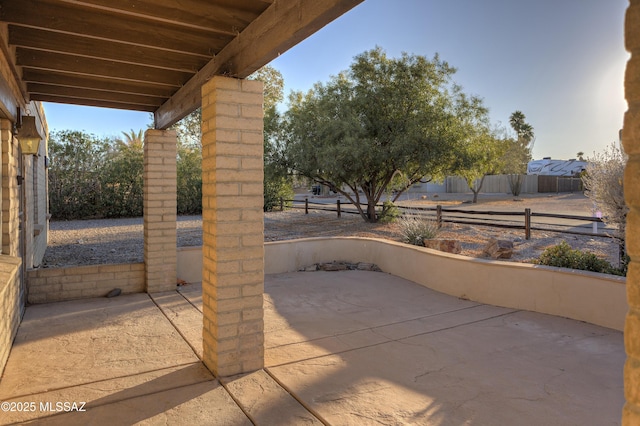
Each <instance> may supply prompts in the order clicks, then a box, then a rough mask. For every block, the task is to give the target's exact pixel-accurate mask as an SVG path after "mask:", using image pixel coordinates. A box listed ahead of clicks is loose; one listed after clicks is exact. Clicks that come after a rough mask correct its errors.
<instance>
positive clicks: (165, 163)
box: [143, 130, 178, 293]
mask: <svg viewBox="0 0 640 426" xmlns="http://www.w3.org/2000/svg"><path fill="white" fill-rule="evenodd" d="M177 143H178V140H177V137H176V132H175V131H174V130H147V131H146V132H145V135H144V198H143V209H144V263H145V282H146V291H147V292H148V293H153V292H159V291H167V290H174V289H175V288H176V283H177V277H176V264H177V260H176V246H177V224H176V215H177V201H176V185H177V184H176V179H177V178H176V176H177V172H176V150H177Z"/></svg>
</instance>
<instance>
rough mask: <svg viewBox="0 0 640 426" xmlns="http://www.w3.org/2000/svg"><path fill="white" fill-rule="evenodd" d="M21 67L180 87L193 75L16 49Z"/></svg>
mask: <svg viewBox="0 0 640 426" xmlns="http://www.w3.org/2000/svg"><path fill="white" fill-rule="evenodd" d="M16 60H17V63H18V65H20V66H21V67H23V72H24V69H27V68H35V69H44V70H53V71H64V72H69V73H75V74H80V75H92V76H99V77H104V78H116V79H119V80H128V81H140V82H153V83H156V84H166V85H168V86H176V87H180V86H181V85H182V84H183V83H184V82H185V81H187V80H188V79H189V78H190V77H191V76H192V75H193V73H188V72H184V71H172V70H162V69H159V68H152V67H146V66H142V65H135V64H125V63H120V62H113V61H103V60H100V59H93V58H86V57H78V56H73V55H63V54H57V53H51V52H45V51H42V50H31V49H25V48H22V47H21V48H18V49H16Z"/></svg>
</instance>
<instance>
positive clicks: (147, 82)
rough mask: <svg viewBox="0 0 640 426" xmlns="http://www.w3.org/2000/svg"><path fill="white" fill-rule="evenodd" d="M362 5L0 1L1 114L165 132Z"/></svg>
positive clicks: (326, 1)
mask: <svg viewBox="0 0 640 426" xmlns="http://www.w3.org/2000/svg"><path fill="white" fill-rule="evenodd" d="M362 1H363V0H322V1H318V0H20V1H16V0H0V56H2V58H0V59H1V61H0V69H4V70H3V74H5V76H9V77H12V78H11V79H9V80H10V81H9V82H7V81H2V80H1V79H0V83H1V84H0V115H2V116H4V118H9V119H11V120H12V121H14V120H15V119H16V111H17V107H19V106H22V105H24V104H26V103H28V102H30V101H46V102H59V103H66V104H77V105H88V106H98V107H108V108H117V109H125V110H136V111H149V112H152V113H154V115H155V127H156V128H157V129H165V128H167V127H169V126H170V125H172V124H174V123H175V122H177V121H178V120H180V119H181V118H183V117H184V116H185V115H187V114H189V113H190V112H192V111H193V110H195V109H196V108H198V107H199V106H200V88H201V86H202V84H203V83H204V82H205V81H207V80H209V79H210V78H211V77H212V76H214V75H227V76H231V77H237V78H245V77H247V76H248V75H250V74H251V73H253V72H254V71H255V70H257V69H259V68H260V67H262V66H263V65H265V64H267V63H269V62H270V61H271V60H272V59H274V58H275V57H277V56H278V55H279V54H281V53H283V52H285V51H286V50H288V49H289V48H291V47H292V46H294V45H295V44H297V43H299V42H300V41H302V40H304V39H305V38H306V37H308V36H309V35H311V34H313V33H314V32H315V31H317V30H319V29H320V28H322V27H323V26H325V25H326V24H328V23H329V22H331V21H333V20H334V19H336V18H337V17H339V16H340V15H342V14H343V13H345V12H347V11H348V10H350V9H351V8H353V7H355V6H356V5H358V4H359V3H361V2H362ZM11 80H12V81H11ZM12 83H13V84H12Z"/></svg>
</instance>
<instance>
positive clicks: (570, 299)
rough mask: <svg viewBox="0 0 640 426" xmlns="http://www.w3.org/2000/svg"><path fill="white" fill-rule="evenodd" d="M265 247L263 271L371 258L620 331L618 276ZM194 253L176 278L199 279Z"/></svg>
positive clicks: (445, 287) (507, 302) (332, 246)
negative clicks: (188, 272)
mask: <svg viewBox="0 0 640 426" xmlns="http://www.w3.org/2000/svg"><path fill="white" fill-rule="evenodd" d="M264 247H265V274H277V273H283V272H292V271H297V270H299V269H300V268H302V267H304V266H309V265H313V264H315V263H323V262H331V261H334V260H335V261H345V262H354V263H355V262H367V263H375V264H376V265H378V266H379V267H380V268H381V269H382V270H383V271H384V272H386V273H389V274H392V275H396V276H398V277H401V278H404V279H407V280H409V281H413V282H415V283H418V284H420V285H423V286H425V287H428V288H430V289H433V290H436V291H439V292H442V293H445V294H449V295H451V296H455V297H460V298H465V299H470V300H474V301H477V302H480V303H487V304H490V305H497V306H504V307H509V308H516V309H523V310H528V311H535V312H541V313H546V314H551V315H557V316H561V317H566V318H572V319H576V320H580V321H586V322H589V323H592V324H597V325H601V326H604V327H609V328H613V329H616V330H623V329H624V320H625V314H626V312H627V296H626V285H625V279H624V278H622V277H614V276H610V275H605V274H597V273H592V272H584V271H575V270H570V269H564V268H553V267H547V266H540V265H532V264H524V263H516V262H501V261H493V260H486V259H476V258H469V257H465V256H459V255H454V254H448V253H443V252H439V251H435V250H430V249H426V248H423V247H417V246H411V245H406V244H401V243H396V242H392V241H387V240H379V239H372V238H359V237H333V238H308V239H299V240H288V241H278V242H271V243H265V245H264ZM198 250H200V248H199V247H198V248H197V249H196V250H193V249H190V250H188V251H184V252H182V254H181V252H180V251H179V252H178V269H179V271H180V270H184V271H190V272H191V274H192V275H193V276H190V277H181V276H180V273H179V274H178V277H179V278H182V279H184V280H186V281H188V282H197V281H200V280H201V274H200V275H198V272H199V271H201V270H202V269H201V266H200V267H198V264H197V262H200V263H199V265H202V260H201V257H202V256H201V251H200V252H198ZM183 256H184V257H183ZM186 263H188V266H187V265H185V264H186ZM181 265H182V266H181ZM196 275H198V276H196Z"/></svg>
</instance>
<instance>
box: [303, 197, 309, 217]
mask: <svg viewBox="0 0 640 426" xmlns="http://www.w3.org/2000/svg"><path fill="white" fill-rule="evenodd" d="M304 214H309V199H308V198H305V199H304Z"/></svg>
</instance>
